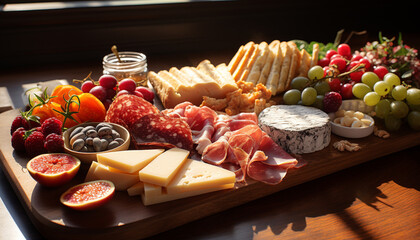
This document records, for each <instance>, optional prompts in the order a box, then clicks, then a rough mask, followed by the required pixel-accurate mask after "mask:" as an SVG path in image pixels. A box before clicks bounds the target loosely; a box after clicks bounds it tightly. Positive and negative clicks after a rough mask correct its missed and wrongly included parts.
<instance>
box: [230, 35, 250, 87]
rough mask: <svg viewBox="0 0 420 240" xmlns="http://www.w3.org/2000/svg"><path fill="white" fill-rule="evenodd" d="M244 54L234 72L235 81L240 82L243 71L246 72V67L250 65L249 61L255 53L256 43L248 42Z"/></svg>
mask: <svg viewBox="0 0 420 240" xmlns="http://www.w3.org/2000/svg"><path fill="white" fill-rule="evenodd" d="M243 51H244V54H243V56H242V58H241V60H240V62H239V63H238V66H237V67H236V69H235V71H234V72H233V74H232V76H233V79H235V81H239V78H240V77H241V76H242V73H243V71H244V70H245V68H246V66H247V65H248V62H249V59H250V58H251V56H252V54H253V53H254V51H255V43H254V42H252V41H251V42H248V43H247V44H246V45H245V46H244V50H243Z"/></svg>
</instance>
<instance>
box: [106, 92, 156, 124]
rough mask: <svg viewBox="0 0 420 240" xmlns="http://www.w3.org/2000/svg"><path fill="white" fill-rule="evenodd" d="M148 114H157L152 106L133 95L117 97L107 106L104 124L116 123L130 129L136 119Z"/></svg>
mask: <svg viewBox="0 0 420 240" xmlns="http://www.w3.org/2000/svg"><path fill="white" fill-rule="evenodd" d="M150 113H159V109H157V108H156V107H155V106H154V105H153V104H151V103H150V102H148V101H146V100H144V99H143V98H141V97H137V96H135V95H130V94H125V95H121V96H118V97H117V98H116V99H115V100H114V101H113V102H112V104H111V106H109V109H108V111H107V113H106V116H105V121H106V122H112V123H118V124H122V123H124V124H123V125H125V126H127V127H131V126H132V125H133V123H135V122H136V121H137V120H138V119H140V118H141V117H143V116H144V115H147V114H150Z"/></svg>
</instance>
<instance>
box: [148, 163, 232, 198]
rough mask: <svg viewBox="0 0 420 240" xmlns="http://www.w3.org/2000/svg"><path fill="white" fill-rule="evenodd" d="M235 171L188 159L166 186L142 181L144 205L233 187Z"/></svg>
mask: <svg viewBox="0 0 420 240" xmlns="http://www.w3.org/2000/svg"><path fill="white" fill-rule="evenodd" d="M235 181H236V178H235V173H233V172H231V171H229V170H226V169H223V168H220V167H217V166H214V165H211V164H207V163H204V162H201V161H196V160H191V159H188V160H187V161H186V162H185V163H184V165H183V166H182V168H181V169H180V170H179V171H178V172H177V174H176V176H175V177H174V179H173V180H172V181H171V182H170V183H169V185H168V186H167V187H162V186H158V185H154V184H150V183H144V190H143V191H142V193H141V195H142V199H143V203H144V205H150V204H155V203H161V202H166V201H171V200H175V199H180V198H186V197H191V196H196V195H199V194H204V193H208V192H213V191H218V190H222V189H229V188H233V187H234V185H235Z"/></svg>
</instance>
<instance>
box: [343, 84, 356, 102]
mask: <svg viewBox="0 0 420 240" xmlns="http://www.w3.org/2000/svg"><path fill="white" fill-rule="evenodd" d="M352 89H353V85H351V84H350V83H346V84H343V86H341V90H340V94H341V96H342V97H343V98H344V99H350V98H352V97H353V92H352Z"/></svg>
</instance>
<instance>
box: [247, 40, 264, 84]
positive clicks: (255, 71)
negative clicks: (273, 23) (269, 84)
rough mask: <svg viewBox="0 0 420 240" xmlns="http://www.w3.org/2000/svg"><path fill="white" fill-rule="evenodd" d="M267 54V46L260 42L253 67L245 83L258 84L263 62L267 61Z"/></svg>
mask: <svg viewBox="0 0 420 240" xmlns="http://www.w3.org/2000/svg"><path fill="white" fill-rule="evenodd" d="M268 52H269V48H268V44H267V43H266V42H262V43H260V44H259V45H258V56H257V58H256V60H255V63H254V65H253V66H252V68H251V71H250V73H249V75H248V77H247V78H246V81H247V82H252V83H253V84H255V85H256V84H257V83H258V79H259V78H260V75H261V70H262V69H263V67H264V64H265V61H266V59H267V56H268Z"/></svg>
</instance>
